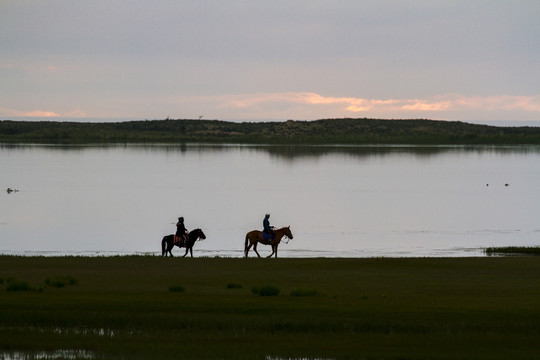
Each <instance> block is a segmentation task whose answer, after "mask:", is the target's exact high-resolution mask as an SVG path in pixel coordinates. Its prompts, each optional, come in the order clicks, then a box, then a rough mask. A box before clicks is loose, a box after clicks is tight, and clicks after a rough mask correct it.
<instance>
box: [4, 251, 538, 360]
mask: <svg viewBox="0 0 540 360" xmlns="http://www.w3.org/2000/svg"><path fill="white" fill-rule="evenodd" d="M166 260H167V261H166ZM187 260H189V261H187ZM539 273H540V261H538V258H537V257H485V258H471V259H441V258H437V259H272V261H263V260H260V259H256V258H253V259H216V258H195V259H172V261H171V260H170V259H162V258H160V257H142V256H141V257H137V256H129V257H111V258H108V257H101V258H99V257H98V258H85V257H80V258H73V257H57V258H56V257H11V256H1V257H0V274H14V276H16V278H18V279H25V281H27V282H28V283H29V284H39V283H43V278H44V276H45V275H46V274H71V276H73V277H74V278H76V279H78V280H79V282H78V284H77V286H67V287H65V288H62V289H60V291H53V289H51V291H43V292H42V293H37V292H34V291H6V289H5V288H6V286H7V284H8V283H7V277H6V276H4V284H5V286H3V287H2V288H0V309H1V310H0V355H1V354H6V353H18V354H28V356H27V358H32V354H34V355H36V356H38V355H39V354H43V353H54V352H55V351H57V350H65V349H67V350H78V351H84V352H85V353H87V354H92V356H93V358H95V359H110V358H115V359H135V360H137V359H149V358H156V359H177V358H187V359H268V358H275V359H278V358H281V359H286V358H291V359H302V358H306V359H314V358H325V359H357V358H366V359H398V358H402V359H456V358H459V359H480V360H482V359H509V358H511V359H532V358H536V357H537V354H538V353H540V344H539V342H538V341H537V340H538V338H539V337H540V308H539V307H538V304H539V303H540V277H538V276H537V274H539ZM164 274H189V276H186V277H182V278H181V279H179V280H178V281H179V282H180V281H181V283H182V287H185V288H186V289H188V290H189V291H186V292H184V293H182V294H181V296H172V294H171V293H170V292H168V291H166V289H168V288H169V287H170V286H171V277H170V276H164ZM230 278H232V279H235V281H234V283H237V284H272V286H273V287H275V288H277V289H280V290H281V291H282V292H283V293H284V294H292V293H293V292H296V291H300V293H302V294H311V293H312V291H313V290H316V291H317V293H322V294H325V296H295V295H293V296H274V297H269V296H254V295H253V294H252V292H251V291H249V290H246V289H239V290H237V291H231V290H230V289H229V288H228V287H227V286H224V284H227V279H230ZM173 281H174V280H173ZM173 284H174V285H173V286H177V285H178V282H176V283H173ZM263 287H264V286H259V287H258V288H259V290H258V292H259V291H260V289H262V288H263ZM258 292H257V295H258ZM381 294H382V295H381ZM34 358H35V357H34Z"/></svg>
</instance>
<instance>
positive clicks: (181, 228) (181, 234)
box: [174, 216, 187, 244]
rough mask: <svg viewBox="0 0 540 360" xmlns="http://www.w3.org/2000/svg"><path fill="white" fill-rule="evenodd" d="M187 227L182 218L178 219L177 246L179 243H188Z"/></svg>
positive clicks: (175, 235)
mask: <svg viewBox="0 0 540 360" xmlns="http://www.w3.org/2000/svg"><path fill="white" fill-rule="evenodd" d="M186 234H187V230H186V226H185V225H184V218H183V217H182V216H181V217H179V218H178V222H177V223H176V234H174V243H175V244H176V243H177V242H179V241H184V242H185V241H186Z"/></svg>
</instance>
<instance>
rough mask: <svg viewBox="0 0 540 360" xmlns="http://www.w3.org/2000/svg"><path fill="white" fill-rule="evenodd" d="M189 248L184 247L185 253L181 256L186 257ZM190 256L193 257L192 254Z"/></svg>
mask: <svg viewBox="0 0 540 360" xmlns="http://www.w3.org/2000/svg"><path fill="white" fill-rule="evenodd" d="M189 249H190V248H188V247H186V253H185V254H184V255H182V257H186V255H187V253H188V251H189ZM191 257H193V255H191Z"/></svg>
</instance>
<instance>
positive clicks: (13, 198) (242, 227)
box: [0, 145, 540, 257]
mask: <svg viewBox="0 0 540 360" xmlns="http://www.w3.org/2000/svg"><path fill="white" fill-rule="evenodd" d="M0 164H2V165H1V167H2V170H1V173H0V186H1V189H2V191H1V192H0V253H1V254H16V255H21V254H22V255H44V256H50V255H82V256H111V255H112V256H114V255H125V254H142V255H160V253H161V249H160V241H161V238H162V237H163V236H164V235H166V234H170V233H173V232H174V231H175V226H174V223H175V222H176V218H177V217H178V216H184V217H185V218H186V226H187V228H188V229H190V230H191V229H194V228H197V227H199V228H202V229H203V231H204V232H205V234H206V236H207V239H206V240H204V241H200V242H198V243H196V245H195V248H194V256H209V257H214V256H220V257H241V256H242V255H243V246H244V236H245V234H246V232H248V231H250V230H253V229H260V228H262V220H263V217H264V214H265V213H266V212H270V213H271V214H272V216H271V219H270V220H271V223H272V225H274V226H277V227H281V226H288V225H290V226H291V229H292V232H293V235H294V239H292V240H290V241H289V242H288V243H283V244H281V245H280V247H279V253H278V256H280V257H374V256H388V257H394V256H396V257H403V256H405V257H407V256H483V255H484V252H483V249H484V248H486V247H490V246H507V245H512V246H535V245H537V244H538V239H539V236H540V224H539V223H538V221H537V214H538V213H540V201H538V200H539V199H540V185H538V184H540V147H537V146H521V147H501V146H497V147H491V146H475V147H463V146H435V147H433V146H430V147H421V146H420V147H419V146H325V147H321V146H245V145H225V146H223V145H182V146H171V145H122V146H39V145H3V146H0ZM8 187H10V188H13V189H17V190H19V191H18V192H12V193H9V194H8V193H7V192H6V191H5V190H6V189H7V188H8ZM259 250H260V251H259V252H260V253H261V255H268V254H270V249H269V248H268V247H261V248H259ZM174 253H175V255H183V254H184V250H183V249H181V250H179V249H178V248H176V249H175V250H174ZM251 256H255V254H254V253H252V255H251Z"/></svg>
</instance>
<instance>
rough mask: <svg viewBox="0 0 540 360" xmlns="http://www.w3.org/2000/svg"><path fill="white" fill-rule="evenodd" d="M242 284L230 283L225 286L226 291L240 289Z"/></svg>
mask: <svg viewBox="0 0 540 360" xmlns="http://www.w3.org/2000/svg"><path fill="white" fill-rule="evenodd" d="M242 288H243V286H242V284H239V283H235V282H231V283H228V284H227V289H242Z"/></svg>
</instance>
